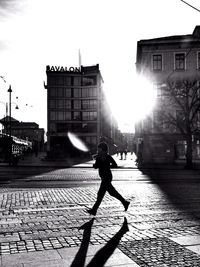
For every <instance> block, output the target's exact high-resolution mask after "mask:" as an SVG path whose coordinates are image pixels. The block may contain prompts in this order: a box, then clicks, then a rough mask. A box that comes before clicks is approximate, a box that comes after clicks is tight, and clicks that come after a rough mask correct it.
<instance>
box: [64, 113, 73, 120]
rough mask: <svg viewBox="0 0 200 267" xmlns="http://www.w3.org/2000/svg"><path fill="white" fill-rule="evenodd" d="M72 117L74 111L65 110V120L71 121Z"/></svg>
mask: <svg viewBox="0 0 200 267" xmlns="http://www.w3.org/2000/svg"><path fill="white" fill-rule="evenodd" d="M71 119H72V113H71V112H69V111H66V112H64V120H67V121H70V120H71Z"/></svg>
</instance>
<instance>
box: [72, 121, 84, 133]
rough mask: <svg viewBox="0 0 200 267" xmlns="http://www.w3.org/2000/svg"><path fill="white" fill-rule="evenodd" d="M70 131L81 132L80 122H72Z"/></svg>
mask: <svg viewBox="0 0 200 267" xmlns="http://www.w3.org/2000/svg"><path fill="white" fill-rule="evenodd" d="M72 131H73V132H82V125H81V123H73V124H72Z"/></svg>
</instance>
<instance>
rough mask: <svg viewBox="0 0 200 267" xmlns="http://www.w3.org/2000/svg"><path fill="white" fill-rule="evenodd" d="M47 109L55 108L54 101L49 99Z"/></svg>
mask: <svg viewBox="0 0 200 267" xmlns="http://www.w3.org/2000/svg"><path fill="white" fill-rule="evenodd" d="M49 108H56V100H54V99H50V101H49Z"/></svg>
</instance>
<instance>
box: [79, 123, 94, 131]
mask: <svg viewBox="0 0 200 267" xmlns="http://www.w3.org/2000/svg"><path fill="white" fill-rule="evenodd" d="M82 131H83V132H86V133H89V132H90V133H96V132H97V124H96V123H83V124H82Z"/></svg>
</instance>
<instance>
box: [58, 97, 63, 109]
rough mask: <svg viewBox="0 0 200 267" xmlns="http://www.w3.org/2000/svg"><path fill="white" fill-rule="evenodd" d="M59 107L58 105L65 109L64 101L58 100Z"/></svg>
mask: <svg viewBox="0 0 200 267" xmlns="http://www.w3.org/2000/svg"><path fill="white" fill-rule="evenodd" d="M57 105H58V108H64V100H63V99H59V100H57Z"/></svg>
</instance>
